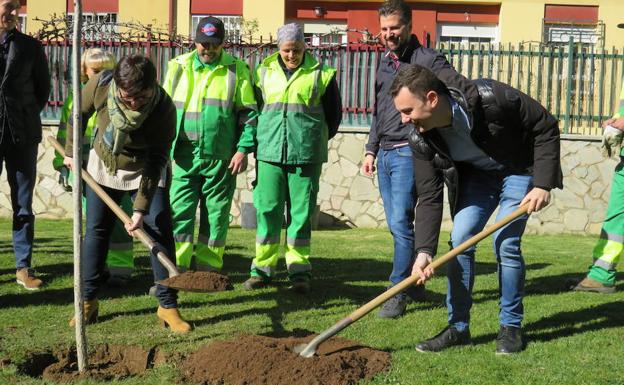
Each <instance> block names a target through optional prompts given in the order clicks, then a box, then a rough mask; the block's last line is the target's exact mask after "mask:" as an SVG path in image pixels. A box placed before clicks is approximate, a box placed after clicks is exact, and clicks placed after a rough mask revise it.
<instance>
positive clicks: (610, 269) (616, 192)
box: [572, 83, 624, 293]
mask: <svg viewBox="0 0 624 385" xmlns="http://www.w3.org/2000/svg"><path fill="white" fill-rule="evenodd" d="M603 126H604V133H603V139H602V145H603V147H604V149H605V150H606V152H607V155H608V156H609V157H610V156H611V154H612V153H616V152H617V154H618V155H619V158H620V162H619V163H618V164H617V166H615V172H614V173H613V179H612V181H611V195H610V196H609V203H608V205H607V212H606V214H605V219H604V222H603V223H602V230H601V231H600V237H599V238H598V241H597V242H596V245H595V246H594V249H593V251H592V258H593V263H592V265H591V266H590V267H589V271H588V273H587V276H586V277H585V278H584V279H583V280H581V281H580V282H578V283H577V284H576V285H573V286H572V290H574V291H591V292H595V293H613V292H615V278H616V277H615V276H616V273H617V271H616V266H617V264H618V262H619V260H620V257H621V256H622V254H624V148H622V139H623V138H624V83H623V84H622V91H621V94H620V100H619V103H618V107H617V109H616V111H615V114H614V115H613V117H612V118H611V119H608V120H607V121H605V122H604V123H603Z"/></svg>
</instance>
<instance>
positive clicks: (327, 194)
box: [318, 181, 334, 201]
mask: <svg viewBox="0 0 624 385" xmlns="http://www.w3.org/2000/svg"><path fill="white" fill-rule="evenodd" d="M333 190H334V187H333V186H332V185H330V184H329V183H326V182H325V181H321V182H319V192H318V199H320V200H322V201H328V200H329V198H331V195H332V191H333Z"/></svg>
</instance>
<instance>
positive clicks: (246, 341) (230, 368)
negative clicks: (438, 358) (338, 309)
mask: <svg viewBox="0 0 624 385" xmlns="http://www.w3.org/2000/svg"><path fill="white" fill-rule="evenodd" d="M314 337H315V336H307V337H285V338H276V337H266V336H255V335H242V336H239V337H237V338H235V339H234V340H231V341H218V342H213V343H211V344H209V345H206V346H203V347H201V348H200V349H199V350H198V351H197V352H195V353H193V354H191V355H190V356H188V357H187V359H186V360H185V361H184V362H183V363H182V364H181V370H182V374H183V376H184V380H186V381H190V382H193V383H196V384H201V385H218V384H228V385H292V384H297V385H353V384H356V383H357V382H358V381H360V380H363V379H368V378H371V377H373V376H375V375H376V374H377V373H379V372H382V371H384V370H385V369H387V368H388V367H389V366H390V354H389V353H387V352H383V351H379V350H375V349H372V348H369V347H366V346H362V345H360V344H359V343H357V342H355V341H350V340H346V339H343V338H340V337H333V338H330V339H329V340H327V341H325V342H324V343H322V344H321V345H320V346H319V348H318V350H317V355H315V356H314V357H312V358H303V357H300V356H299V355H298V354H296V353H294V352H293V351H292V349H293V347H294V346H296V345H298V344H305V343H308V342H309V341H311V340H312V338H314Z"/></svg>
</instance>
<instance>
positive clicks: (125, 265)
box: [52, 48, 134, 286]
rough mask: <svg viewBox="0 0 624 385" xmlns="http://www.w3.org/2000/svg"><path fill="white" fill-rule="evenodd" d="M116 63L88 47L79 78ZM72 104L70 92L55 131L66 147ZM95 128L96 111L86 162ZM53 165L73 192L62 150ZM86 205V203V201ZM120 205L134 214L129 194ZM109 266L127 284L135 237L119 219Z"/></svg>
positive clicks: (117, 281)
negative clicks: (131, 235) (61, 153)
mask: <svg viewBox="0 0 624 385" xmlns="http://www.w3.org/2000/svg"><path fill="white" fill-rule="evenodd" d="M116 62H117V60H116V59H115V56H114V55H113V54H112V53H110V52H107V51H105V50H103V49H101V48H89V49H87V50H85V51H84V52H83V54H82V58H81V67H80V75H81V76H80V78H81V79H80V81H81V82H82V83H83V84H84V83H86V82H87V80H89V79H90V78H91V77H93V76H95V75H97V74H98V73H100V72H101V71H104V70H112V69H113V68H115V64H116ZM72 107H73V95H72V94H71V93H70V94H69V95H68V96H67V99H65V103H64V104H63V108H62V110H61V118H60V122H59V129H58V132H57V134H56V140H58V141H59V143H61V145H63V146H64V145H65V138H66V137H67V122H68V121H69V120H70V119H71V113H72ZM93 127H95V114H93V115H92V116H91V118H90V119H89V121H88V123H87V129H86V131H85V135H84V140H83V152H82V154H83V159H84V162H85V164H87V160H88V157H89V150H90V149H91V135H92V133H93ZM52 165H53V167H54V169H55V170H57V171H58V172H59V183H60V184H61V186H63V187H64V188H65V190H67V191H71V184H70V181H71V180H72V179H73V178H72V177H71V176H70V172H69V169H68V168H67V167H66V166H64V165H63V157H62V156H61V155H60V154H59V153H55V157H54V160H53V161H52ZM83 206H85V205H84V204H83ZM121 207H122V208H123V209H124V210H125V211H126V212H127V213H129V215H131V214H132V201H131V200H130V198H129V197H125V198H124V199H123V200H122V201H121ZM106 267H107V270H108V273H109V278H108V281H107V283H108V284H109V285H112V286H122V285H124V284H126V283H127V282H128V281H129V279H130V277H131V276H132V272H133V271H134V258H133V255H132V237H130V235H128V232H127V231H126V229H125V228H124V226H123V223H121V221H116V222H115V226H114V227H113V233H112V234H111V238H110V243H109V249H108V255H107V257H106Z"/></svg>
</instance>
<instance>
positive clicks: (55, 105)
mask: <svg viewBox="0 0 624 385" xmlns="http://www.w3.org/2000/svg"><path fill="white" fill-rule="evenodd" d="M44 44H45V50H46V53H47V55H48V60H49V63H50V69H51V72H52V84H53V89H52V92H51V95H50V101H49V105H48V106H47V107H46V109H45V110H44V112H43V117H44V118H45V119H55V118H58V116H60V108H61V106H62V104H63V101H64V100H65V98H66V97H67V92H68V86H69V84H70V79H69V73H70V71H69V60H68V59H69V58H70V57H71V44H70V43H69V42H68V41H44ZM85 46H87V47H92V46H97V47H102V48H105V49H108V50H110V51H112V52H113V53H115V55H116V56H117V57H122V56H124V55H127V54H130V53H139V52H140V53H143V54H145V55H147V56H149V57H150V58H151V59H152V60H153V61H154V64H155V65H156V68H157V71H158V78H159V80H162V78H163V77H164V74H165V72H166V67H167V62H168V61H169V60H170V59H172V58H173V57H175V56H177V55H179V54H182V53H184V52H188V50H190V49H192V48H193V45H192V43H191V42H188V43H187V44H179V43H174V42H168V41H160V40H158V39H157V38H156V39H145V40H143V41H134V42H128V41H123V42H122V41H119V42H116V41H99V42H87V43H85ZM226 49H227V50H228V52H230V53H231V54H233V55H234V56H236V57H239V58H243V59H244V60H246V61H247V62H248V63H249V65H250V66H251V67H252V68H253V67H255V65H257V63H259V62H260V61H261V60H262V59H263V58H264V57H266V56H268V55H270V54H271V53H273V52H275V47H274V46H273V45H268V44H265V45H233V46H230V47H227V48H226ZM438 49H439V50H440V51H441V52H442V53H444V54H445V55H446V56H447V58H448V60H449V61H450V62H451V64H453V66H454V67H455V68H456V69H457V70H458V71H459V72H460V73H462V74H464V75H465V76H467V77H469V78H479V77H487V78H493V79H496V80H499V81H502V82H504V83H507V84H510V85H512V86H514V87H516V88H518V89H520V90H521V91H523V92H525V93H527V94H528V95H530V96H532V97H533V98H535V99H537V100H538V101H540V102H541V103H542V104H543V105H544V106H545V107H546V108H547V109H548V110H549V111H550V112H551V113H553V114H554V115H555V116H557V117H558V118H559V119H560V120H561V125H560V126H561V130H562V132H563V133H569V134H584V135H599V134H600V129H599V125H600V122H601V121H603V120H605V119H607V118H608V117H610V116H611V114H612V112H613V108H614V106H615V105H616V103H617V99H618V96H619V90H620V86H621V84H622V80H623V75H624V65H623V63H624V50H618V49H616V48H615V47H613V48H612V49H611V50H604V49H601V50H594V49H592V48H588V47H586V46H577V45H575V44H573V43H572V42H570V44H568V46H565V47H549V46H544V45H541V44H538V43H531V44H520V45H518V46H517V47H514V46H512V45H477V46H470V47H462V46H450V47H448V46H443V45H439V46H438ZM310 51H311V52H312V53H313V54H314V55H315V56H316V57H318V58H320V59H321V60H322V61H323V62H324V63H326V64H328V65H330V66H333V67H334V68H336V69H337V80H338V85H339V86H340V89H341V95H342V101H343V126H351V127H361V128H362V129H363V130H366V129H367V128H368V127H369V126H370V124H371V119H372V113H373V107H374V100H375V73H376V71H377V67H378V65H379V61H380V59H381V57H382V55H383V48H381V47H379V46H369V45H349V46H332V47H314V48H310Z"/></svg>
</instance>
